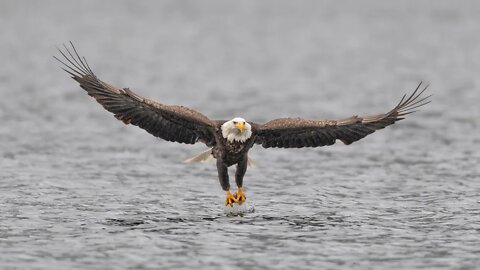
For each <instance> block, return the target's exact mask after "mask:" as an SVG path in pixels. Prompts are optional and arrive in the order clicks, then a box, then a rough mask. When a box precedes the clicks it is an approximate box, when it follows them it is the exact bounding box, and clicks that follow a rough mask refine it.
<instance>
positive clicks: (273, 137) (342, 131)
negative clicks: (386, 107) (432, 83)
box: [254, 83, 431, 148]
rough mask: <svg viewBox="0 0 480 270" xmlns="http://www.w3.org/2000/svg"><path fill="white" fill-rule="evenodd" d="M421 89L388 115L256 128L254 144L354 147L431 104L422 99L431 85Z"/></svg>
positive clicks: (290, 121) (276, 122) (283, 122)
mask: <svg viewBox="0 0 480 270" xmlns="http://www.w3.org/2000/svg"><path fill="white" fill-rule="evenodd" d="M421 85H422V83H420V84H419V85H418V87H417V88H416V89H415V91H414V92H413V94H412V95H410V96H409V97H408V98H407V96H406V95H404V96H403V98H402V100H401V101H400V102H399V103H398V105H397V106H395V108H393V109H392V110H391V111H389V112H387V113H385V114H378V115H372V116H363V117H360V116H356V115H355V116H352V117H349V118H346V119H342V120H306V119H301V118H281V119H275V120H272V121H270V122H268V123H266V124H264V125H254V127H255V132H256V139H255V142H256V143H258V144H262V146H263V147H265V148H269V147H281V148H301V147H318V146H325V145H332V144H334V143H335V141H336V140H341V141H342V142H343V143H344V144H347V145H348V144H351V143H353V142H355V141H358V140H360V139H362V138H363V137H365V136H367V135H368V134H371V133H373V132H375V131H376V130H378V129H382V128H385V127H386V126H389V125H392V124H394V123H395V122H396V121H399V120H402V119H404V116H405V115H407V114H410V113H413V112H415V109H417V108H419V107H421V106H423V105H426V104H428V103H430V101H429V100H428V98H429V97H430V96H431V95H429V96H426V97H422V94H423V92H425V90H426V89H427V88H428V85H427V86H425V87H424V88H423V90H421V91H420V92H419V91H418V90H419V89H420V86H421Z"/></svg>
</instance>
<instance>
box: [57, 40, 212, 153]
mask: <svg viewBox="0 0 480 270" xmlns="http://www.w3.org/2000/svg"><path fill="white" fill-rule="evenodd" d="M70 44H71V46H72V49H73V52H72V51H71V50H69V49H68V48H67V47H66V46H64V48H65V52H64V51H62V50H60V49H59V51H60V54H61V55H62V56H63V58H65V59H64V60H60V59H59V58H57V57H54V58H55V59H57V60H58V61H59V62H61V63H62V64H63V65H65V68H64V70H65V71H66V72H68V73H69V74H70V75H71V76H72V78H73V79H74V80H76V81H77V82H78V83H80V87H82V88H83V89H84V90H85V91H87V93H88V95H90V96H92V97H94V98H95V99H96V100H97V102H98V103H100V104H101V105H102V106H103V107H104V108H105V109H106V110H107V111H109V112H112V113H113V114H114V115H115V117H116V118H117V119H118V120H121V121H123V122H124V123H125V124H132V125H135V126H138V127H140V128H142V129H144V130H146V131H148V132H149V133H151V134H152V135H154V136H156V137H160V138H162V139H165V140H167V141H172V142H179V143H188V144H194V143H195V142H197V141H201V142H204V143H205V144H207V145H208V146H212V145H213V144H215V137H214V136H215V135H214V134H215V122H213V121H212V120H210V119H209V118H208V117H206V116H204V115H203V114H201V113H199V112H196V111H194V110H192V109H189V108H186V107H183V106H176V105H165V104H160V103H158V102H155V101H153V100H150V99H146V98H143V97H141V96H139V95H137V94H135V93H134V92H133V91H131V90H130V89H128V88H118V87H115V86H112V85H110V84H108V83H106V82H103V81H101V80H99V79H98V78H97V76H96V75H95V74H94V73H93V71H92V70H91V69H90V67H89V65H88V63H87V61H86V59H85V58H82V57H80V56H79V55H78V53H77V51H76V49H75V47H74V46H73V44H72V43H71V42H70Z"/></svg>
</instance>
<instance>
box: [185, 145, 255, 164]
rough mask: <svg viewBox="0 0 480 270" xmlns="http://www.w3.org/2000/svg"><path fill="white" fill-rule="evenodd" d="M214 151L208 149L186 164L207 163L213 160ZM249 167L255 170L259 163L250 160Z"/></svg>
mask: <svg viewBox="0 0 480 270" xmlns="http://www.w3.org/2000/svg"><path fill="white" fill-rule="evenodd" d="M212 149H213V148H210V149H207V150H206V151H204V152H202V153H200V154H198V155H196V156H193V157H191V158H189V159H186V160H185V161H184V162H185V163H205V162H208V161H210V160H212V159H213V155H212ZM247 166H248V167H251V168H254V167H256V166H257V163H256V162H255V161H254V160H253V159H251V158H248V161H247Z"/></svg>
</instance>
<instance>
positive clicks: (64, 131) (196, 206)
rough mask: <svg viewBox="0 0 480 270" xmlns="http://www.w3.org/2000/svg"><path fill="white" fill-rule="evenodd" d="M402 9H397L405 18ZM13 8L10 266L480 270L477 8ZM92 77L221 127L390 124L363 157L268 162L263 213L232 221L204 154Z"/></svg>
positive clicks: (251, 175) (3, 194) (334, 150)
mask: <svg viewBox="0 0 480 270" xmlns="http://www.w3.org/2000/svg"><path fill="white" fill-rule="evenodd" d="M397 2H398V3H397ZM397 2H393V1H388V3H387V1H347V2H342V3H338V1H253V0H252V1H221V0H218V1H202V2H200V1H173V0H172V1H33V0H32V1H14V0H12V1H8V0H2V1H0V33H1V37H0V39H1V42H0V59H1V64H0V91H1V92H0V93H1V96H0V122H1V125H0V162H1V163H0V268H1V269H71V268H76V269H127V268H130V269H319V268H329V269H339V268H343V269H413V268H430V269H475V268H477V267H478V264H479V263H480V259H479V257H480V197H479V196H480V181H479V180H480V169H479V165H478V164H479V163H480V151H479V150H480V135H479V134H480V132H479V130H480V128H479V126H480V120H479V117H480V109H479V107H478V103H479V101H480V93H479V86H480V76H479V74H480V61H479V59H480V16H479V14H480V5H479V4H478V1H473V0H472V1H413V0H412V1H397ZM69 40H72V41H73V42H74V43H75V44H76V45H77V48H78V49H79V50H80V52H81V54H82V55H84V56H86V57H87V59H88V60H89V63H90V65H91V66H92V68H93V69H94V70H95V72H96V73H97V75H98V76H99V77H100V78H102V79H103V80H105V81H108V82H110V83H112V84H115V85H118V86H123V87H131V88H132V89H134V90H135V91H137V92H138V93H140V94H142V95H144V96H146V97H150V98H153V99H156V100H158V101H161V102H163V103H168V104H182V105H186V106H189V107H191V108H194V109H196V110H199V111H201V112H202V113H204V114H206V115H207V116H209V117H211V118H214V119H231V118H233V117H234V116H242V117H244V118H246V119H247V121H255V122H264V121H268V120H270V119H274V118H277V117H285V116H301V117H305V118H317V119H318V118H327V119H328V118H332V119H335V118H343V117H347V116H350V115H353V114H360V115H362V114H367V115H368V114H374V113H381V112H386V111H387V110H388V109H390V108H391V107H392V106H394V105H395V104H396V102H398V100H399V99H400V97H401V96H402V95H403V94H404V93H407V92H411V91H413V89H414V88H415V87H416V85H417V84H418V83H419V82H420V81H421V80H423V81H425V82H428V83H431V87H430V90H429V93H431V94H433V95H434V96H433V98H432V100H433V102H432V103H431V104H429V105H427V106H426V107H425V108H423V109H422V110H421V111H420V112H418V113H416V114H413V115H410V116H409V117H408V119H407V120H404V121H402V122H400V123H398V124H396V125H394V126H392V127H389V128H387V129H385V130H381V131H379V132H376V133H375V134H373V135H370V136H368V137H367V138H365V139H363V140H361V141H359V142H356V143H354V144H353V145H350V146H344V145H342V144H336V145H334V146H330V147H324V148H316V149H262V148H261V147H258V146H257V147H256V148H254V149H253V150H252V151H251V157H252V158H253V159H255V160H256V161H257V163H258V166H257V168H255V169H249V171H248V172H247V175H246V179H245V186H246V194H247V200H248V202H249V204H250V205H253V206H254V207H255V212H254V213H245V214H244V215H243V216H229V215H226V214H225V213H224V207H223V202H224V193H223V191H222V190H221V188H220V185H219V183H218V180H217V174H216V169H215V166H214V165H208V164H207V165H187V164H183V163H182V162H181V161H182V160H184V159H186V158H188V157H190V156H192V155H194V154H197V153H199V152H201V151H203V150H204V149H205V147H204V146H202V145H194V146H191V145H181V144H173V143H168V142H164V141H162V140H160V139H156V138H154V137H153V136H150V135H149V134H148V133H146V132H144V131H143V130H141V129H138V128H136V127H133V126H125V125H123V124H121V123H120V122H118V121H116V120H115V119H114V118H113V117H112V115H111V114H109V113H108V112H106V111H104V110H103V108H101V107H100V106H99V105H98V104H96V103H95V102H94V101H93V99H92V98H90V97H88V96H87V95H85V93H84V92H83V91H82V90H81V89H80V88H79V87H78V85H77V84H76V83H75V82H74V81H73V80H71V79H70V78H68V76H67V74H65V73H64V72H63V71H62V70H60V69H59V65H58V63H56V62H55V61H54V60H53V59H52V57H51V56H52V55H56V54H57V52H56V49H55V46H61V44H62V43H65V42H68V41H69Z"/></svg>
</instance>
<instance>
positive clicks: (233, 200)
mask: <svg viewBox="0 0 480 270" xmlns="http://www.w3.org/2000/svg"><path fill="white" fill-rule="evenodd" d="M236 202H237V199H236V198H235V197H234V196H233V195H232V193H230V191H227V198H225V206H227V205H230V207H233V203H236Z"/></svg>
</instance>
